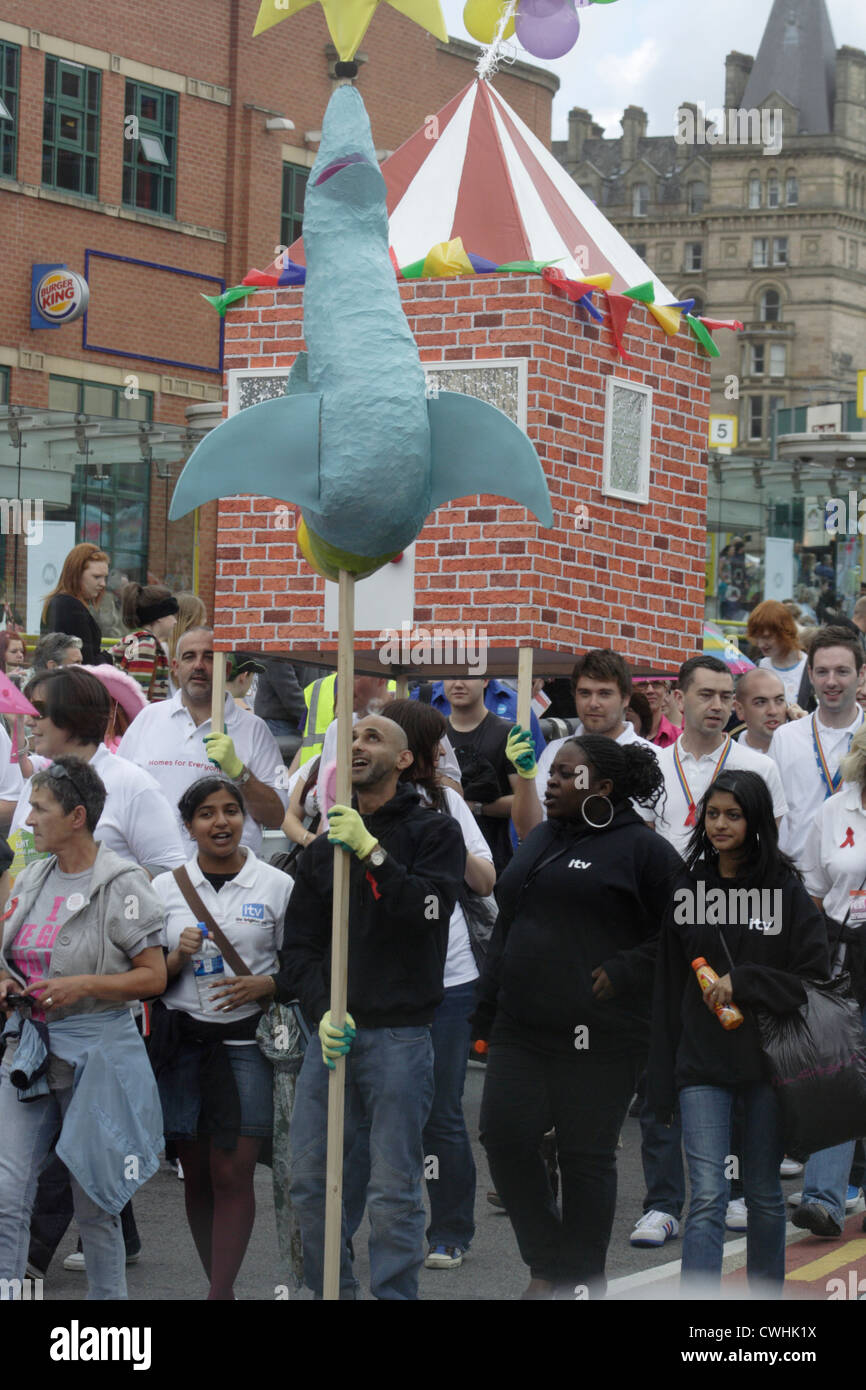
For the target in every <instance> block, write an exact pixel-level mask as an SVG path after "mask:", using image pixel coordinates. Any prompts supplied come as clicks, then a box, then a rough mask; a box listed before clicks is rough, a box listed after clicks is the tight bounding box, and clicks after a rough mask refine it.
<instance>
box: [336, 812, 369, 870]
mask: <svg viewBox="0 0 866 1390" xmlns="http://www.w3.org/2000/svg"><path fill="white" fill-rule="evenodd" d="M328 825H329V829H328V839H329V840H330V842H331V844H332V845H341V846H342V848H343V849H347V850H348V851H349V853H350V854H357V856H358V858H359V859H366V858H367V855H368V854H369V853H370V850H371V849H373V847H374V845H377V844H378V843H379V842H378V840H377V839H376V836H375V835H371V834H370V832H369V830H368V829H367V827H366V825H365V824H364V822H363V821H362V820H361V817H360V816H359V815H358V812H357V811H354V810H353V809H352V807H351V806H332V807H331V809H330V811H329V812H328Z"/></svg>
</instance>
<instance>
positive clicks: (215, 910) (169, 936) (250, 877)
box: [153, 848, 294, 1047]
mask: <svg viewBox="0 0 866 1390" xmlns="http://www.w3.org/2000/svg"><path fill="white" fill-rule="evenodd" d="M186 870H187V873H188V874H189V877H190V880H191V882H192V886H193V888H194V889H195V891H196V892H197V893H198V895H199V897H200V898H201V900H202V903H203V904H204V906H205V907H206V908H207V910H208V912H209V913H210V915H211V917H213V919H214V921H215V922H216V924H217V926H218V927H219V928H220V929H221V931H222V933H223V935H224V936H225V937H227V938H228V940H229V941H230V942H231V944H232V946H234V948H235V950H236V951H237V953H238V955H239V956H240V958H241V960H242V961H243V962H244V965H247V966H249V968H250V971H251V973H252V974H253V975H274V974H276V972H277V970H278V969H279V960H278V958H277V952H278V951H279V949H280V947H281V946H282V944H283V922H284V920H285V916H286V907H287V905H288V901H289V898H290V897H291V893H292V888H293V887H294V879H293V878H291V876H290V875H289V874H284V873H283V872H282V870H281V869H275V868H274V867H273V866H272V865H271V864H265V863H263V862H262V860H261V859H257V858H256V856H255V854H254V853H253V852H252V850H251V849H249V848H246V862H245V864H244V866H243V868H242V869H241V871H240V873H239V874H237V875H236V876H235V878H233V879H231V880H230V881H229V882H228V883H224V884H223V886H222V887H221V888H220V890H219V892H217V890H216V888H214V887H213V886H212V885H211V884H210V883H208V881H207V879H206V878H205V876H204V874H203V873H202V871H201V867H200V865H199V862H198V852H196V853H195V854H194V855H193V857H192V859H189V860H187V864H186ZM153 890H154V892H155V893H156V895H157V897H158V898H159V900H160V902H161V903H162V906H163V909H164V911H165V934H166V944H167V945H168V949H169V951H174V950H176V949H177V944H178V942H179V941H180V934H181V932H182V931H183V929H184V927H194V926H195V925H196V921H195V915H194V913H193V912H192V910H191V909H190V907H189V905H188V904H187V901H186V898H185V897H184V896H183V894H182V893H181V891H180V889H179V888H178V886H177V882H176V880H175V877H174V875H173V874H160V875H159V877H158V878H155V879H154V880H153ZM225 973H226V979H227V980H229V979H234V978H235V973H234V971H233V970H232V968H231V966H230V965H229V963H228V961H225ZM162 1002H163V1003H164V1004H165V1006H166V1008H167V1009H182V1010H183V1011H184V1013H188V1014H191V1015H192V1017H193V1018H197V1019H198V1020H199V1021H200V1022H202V1023H214V1022H218V1021H219V1020H220V1019H222V1020H223V1021H224V1022H225V1023H234V1022H236V1021H237V1020H238V1019H241V1018H249V1017H250V1016H251V1015H252V1014H257V1013H259V1012H260V1010H259V1006H258V1004H255V1003H253V1004H245V1005H244V1006H243V1007H242V1008H239V1009H232V1011H231V1013H225V1014H216V1015H214V1014H206V1013H203V1012H202V1010H201V1008H200V1006H199V998H198V990H197V989H196V984H195V976H194V975H193V969H192V963H191V962H189V961H188V962H187V963H186V965H185V966H184V967H183V970H181V972H180V974H179V975H176V976H175V977H174V979H173V980H170V981H169V984H168V989H167V990H166V991H165V994H164V995H163V996H162ZM238 1045H239V1046H241V1047H244V1046H251V1047H255V1046H256V1042H255V1039H246V1040H240V1041H239V1043H238Z"/></svg>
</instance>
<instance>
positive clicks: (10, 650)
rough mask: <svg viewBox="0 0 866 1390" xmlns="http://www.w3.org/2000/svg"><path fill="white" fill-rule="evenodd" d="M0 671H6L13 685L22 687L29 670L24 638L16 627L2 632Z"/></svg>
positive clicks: (0, 635)
mask: <svg viewBox="0 0 866 1390" xmlns="http://www.w3.org/2000/svg"><path fill="white" fill-rule="evenodd" d="M0 671H4V672H5V674H6V675H7V676H8V677H9V679H10V680H11V682H12V684H13V685H17V686H18V687H19V689H20V687H21V683H22V680H23V678H24V676H25V674H26V672H27V658H26V656H25V647H24V638H23V637H22V635H21V633H20V632H16V631H15V630H14V628H8V627H7V628H5V629H4V631H3V632H0Z"/></svg>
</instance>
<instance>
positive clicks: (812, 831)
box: [800, 782, 866, 930]
mask: <svg viewBox="0 0 866 1390" xmlns="http://www.w3.org/2000/svg"><path fill="white" fill-rule="evenodd" d="M800 868H801V869H802V872H803V880H804V882H805V885H806V891H807V893H811V894H812V897H813V898H823V900H824V911H825V912H826V913H827V914H828V916H830V917H833V918H835V920H836V921H837V922H841V921H843V920H844V918H845V914H846V912H847V911H848V908H849V907H850V905H851V893H852V892H856V891H857V890H858V889H861V888H863V889H866V811H864V809H863V803H862V800H861V791H860V787H859V786H858V785H857V783H856V782H843V783H842V785H841V787H840V788H839V790H838V791H837V792H836V793H835V795H833V796H828V797H827V800H826V801H825V802H824V803H823V805H821V806H819V807H818V810H817V812H816V813H815V816H814V818H813V820H812V824H811V826H810V827H809V831H808V833H807V835H806V843H805V845H804V847H803V854H802V857H801V861H800ZM863 929H864V930H866V926H864V928H863Z"/></svg>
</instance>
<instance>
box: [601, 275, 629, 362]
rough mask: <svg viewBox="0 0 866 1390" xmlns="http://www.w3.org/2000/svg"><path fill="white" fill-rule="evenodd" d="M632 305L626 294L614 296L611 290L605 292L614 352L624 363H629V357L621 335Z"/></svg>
mask: <svg viewBox="0 0 866 1390" xmlns="http://www.w3.org/2000/svg"><path fill="white" fill-rule="evenodd" d="M633 303H634V300H633V299H629V297H628V295H626V294H614V293H613V292H612V291H611V290H608V291H607V311H608V313H609V314H610V326H611V329H612V331H613V336H614V341H615V343H616V350H617V352H618V353H619V355H620V357H622V358H623V359H624V360H625V361H626V362H628V361H629V355H628V353H627V352H626V350H625V345H624V337H623V335H624V333H625V326H626V324H627V323H628V316H629V314H630V313H631V306H632V304H633Z"/></svg>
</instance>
